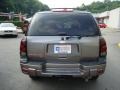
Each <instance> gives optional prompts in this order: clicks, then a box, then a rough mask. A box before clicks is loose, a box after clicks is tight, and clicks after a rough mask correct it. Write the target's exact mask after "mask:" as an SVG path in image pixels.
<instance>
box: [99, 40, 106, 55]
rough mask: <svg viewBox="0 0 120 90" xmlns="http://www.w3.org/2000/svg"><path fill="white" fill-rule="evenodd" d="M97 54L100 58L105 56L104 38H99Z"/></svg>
mask: <svg viewBox="0 0 120 90" xmlns="http://www.w3.org/2000/svg"><path fill="white" fill-rule="evenodd" d="M99 54H100V57H106V55H107V45H106V41H105V39H104V38H100V47H99Z"/></svg>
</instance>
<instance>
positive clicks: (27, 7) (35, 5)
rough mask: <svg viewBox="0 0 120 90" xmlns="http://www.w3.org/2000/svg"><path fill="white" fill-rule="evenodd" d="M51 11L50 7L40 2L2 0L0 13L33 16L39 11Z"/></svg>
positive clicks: (32, 0)
mask: <svg viewBox="0 0 120 90" xmlns="http://www.w3.org/2000/svg"><path fill="white" fill-rule="evenodd" d="M44 10H49V7H48V6H47V5H45V4H43V3H41V2H40V1H38V0H1V1H0V12H11V11H13V12H15V13H23V14H28V16H32V15H33V14H34V13H35V12H37V11H44Z"/></svg>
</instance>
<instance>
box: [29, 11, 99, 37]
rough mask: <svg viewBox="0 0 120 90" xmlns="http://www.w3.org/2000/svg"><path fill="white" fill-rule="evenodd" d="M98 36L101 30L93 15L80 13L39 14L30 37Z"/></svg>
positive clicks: (34, 21)
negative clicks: (61, 34) (62, 35)
mask: <svg viewBox="0 0 120 90" xmlns="http://www.w3.org/2000/svg"><path fill="white" fill-rule="evenodd" d="M59 33H64V35H70V36H76V35H81V36H83V35H98V34H99V30H98V27H97V25H96V22H95V20H94V19H93V17H92V16H91V15H87V14H79V13H44V14H37V15H35V17H34V18H33V21H32V23H31V25H30V30H29V32H28V35H30V36H49V35H50V36H51V35H52V36H55V35H59Z"/></svg>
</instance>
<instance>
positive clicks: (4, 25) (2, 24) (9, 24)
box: [0, 23, 15, 27]
mask: <svg viewBox="0 0 120 90" xmlns="http://www.w3.org/2000/svg"><path fill="white" fill-rule="evenodd" d="M0 27H15V26H14V24H12V23H1V24H0Z"/></svg>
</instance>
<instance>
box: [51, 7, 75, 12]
mask: <svg viewBox="0 0 120 90" xmlns="http://www.w3.org/2000/svg"><path fill="white" fill-rule="evenodd" d="M52 11H53V12H72V11H74V9H73V8H52Z"/></svg>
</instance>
